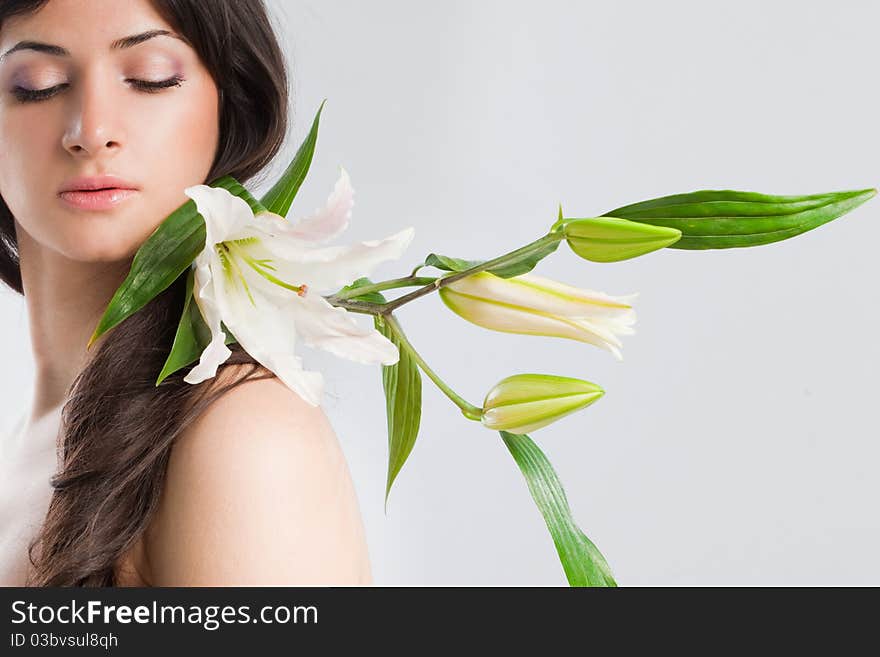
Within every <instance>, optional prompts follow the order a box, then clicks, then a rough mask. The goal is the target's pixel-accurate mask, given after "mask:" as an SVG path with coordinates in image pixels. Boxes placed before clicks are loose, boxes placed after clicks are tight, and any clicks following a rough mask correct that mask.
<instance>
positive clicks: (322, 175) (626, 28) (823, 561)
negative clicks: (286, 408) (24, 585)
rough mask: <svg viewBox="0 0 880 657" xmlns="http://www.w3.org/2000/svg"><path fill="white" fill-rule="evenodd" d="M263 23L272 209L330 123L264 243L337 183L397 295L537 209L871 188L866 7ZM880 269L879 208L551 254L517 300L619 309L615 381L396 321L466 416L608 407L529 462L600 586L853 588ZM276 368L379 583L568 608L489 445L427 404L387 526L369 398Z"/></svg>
mask: <svg viewBox="0 0 880 657" xmlns="http://www.w3.org/2000/svg"><path fill="white" fill-rule="evenodd" d="M270 5H271V9H272V11H273V15H274V18H275V20H276V22H277V24H278V26H279V31H280V32H281V33H282V38H283V41H284V44H285V48H286V49H287V52H288V54H289V58H290V62H291V72H292V77H293V81H292V84H293V93H294V104H295V114H294V123H293V125H292V129H291V138H290V143H289V145H288V147H287V148H286V150H285V151H284V153H282V155H281V156H280V157H279V160H278V162H277V165H276V167H275V168H274V169H273V170H272V171H271V172H270V174H269V176H268V180H269V181H271V180H274V178H275V177H276V176H277V175H278V174H279V173H280V170H281V169H282V168H283V166H284V165H285V164H286V163H287V162H288V161H289V159H290V157H292V154H293V152H294V151H295V148H296V146H297V145H298V144H299V142H300V141H301V139H302V137H303V136H304V134H305V133H306V131H307V130H308V127H309V124H310V122H311V119H312V117H313V115H314V112H315V111H316V109H317V107H318V105H319V104H320V102H321V100H322V99H323V98H325V97H326V98H327V99H328V101H327V105H326V107H325V110H324V114H323V120H322V126H321V133H320V136H319V140H318V147H317V151H316V155H315V161H314V163H313V165H312V170H311V172H310V174H309V178H308V179H307V181H306V183H305V185H304V187H303V189H302V190H301V191H300V196H299V198H298V199H297V202H296V203H295V204H294V207H293V209H292V211H291V215H290V216H291V217H295V216H302V215H303V214H306V213H310V212H312V211H313V210H314V209H315V208H316V207H318V206H319V205H321V204H323V202H324V200H325V199H326V196H327V194H329V192H330V191H331V189H332V186H333V183H334V182H335V180H336V177H337V175H338V167H339V166H340V165H342V166H344V167H345V168H346V169H347V170H348V171H349V173H350V174H351V178H352V184H353V185H354V187H355V190H356V205H355V209H354V214H353V217H352V224H351V228H350V229H349V231H348V233H347V234H345V236H344V237H343V238H341V239H340V240H339V241H338V242H334V243H348V242H352V241H360V240H366V239H375V238H380V237H384V236H386V235H389V234H391V233H392V232H395V231H397V230H399V229H400V228H403V227H406V226H410V225H413V226H415V227H416V237H415V240H414V241H413V244H412V246H411V247H410V251H409V253H408V254H407V255H406V256H405V257H404V259H403V260H402V261H400V262H397V263H387V264H386V265H384V266H383V267H382V268H380V269H379V270H377V272H376V275H374V276H373V278H374V280H380V279H386V278H392V277H396V276H403V275H406V274H407V273H409V271H410V270H411V269H412V267H413V266H414V265H415V264H416V263H418V262H419V261H420V260H421V259H422V258H423V257H424V256H425V255H427V254H428V253H429V252H431V251H436V252H439V253H443V254H445V255H452V256H456V257H462V258H468V259H478V258H479V259H486V258H489V257H494V256H496V255H500V254H501V253H504V252H506V251H509V250H511V249H513V248H516V247H518V246H522V245H523V244H525V243H527V242H529V241H531V240H533V239H536V238H537V237H539V236H540V235H542V234H543V233H544V232H545V231H546V229H547V228H548V227H549V225H550V224H551V223H552V221H553V220H554V219H555V214H556V207H557V204H558V203H559V202H562V204H563V207H564V208H565V212H566V216H591V215H598V214H600V213H602V212H603V211H608V210H611V209H612V208H615V207H618V206H621V205H624V204H627V203H631V202H635V201H639V200H644V199H648V198H652V197H656V196H662V195H666V194H672V193H679V192H687V191H693V190H696V189H712V188H728V189H743V190H751V191H759V192H765V193H771V194H808V193H817V192H828V191H834V190H842V189H858V188H865V187H877V186H878V185H880V170H878V166H877V165H878V153H880V136H878V130H877V117H878V116H880V95H878V85H877V82H876V66H877V62H878V61H880V39H878V38H877V31H876V25H877V24H878V21H880V5H878V4H877V3H874V2H870V1H868V0H865V1H863V2H855V1H848V2H846V1H837V2H834V3H832V2H825V3H818V2H812V3H809V2H767V1H766V0H764V1H761V2H755V1H741V2H739V3H737V4H736V5H731V4H730V3H707V2H681V1H667V2H663V3H651V2H638V3H636V2H614V3H608V2H574V1H571V2H563V1H559V0H553V1H551V0H547V1H545V2H541V3H526V2H500V1H487V0H481V1H471V2H465V1H453V0H447V1H446V2H444V3H427V2H418V3H416V2H404V1H391V0H385V1H381V0H372V1H371V2H369V3H364V2H356V1H354V0H349V1H342V0H320V1H317V0H315V1H311V2H309V1H305V0H296V1H294V0H276V1H272V0H270ZM253 187H254V188H255V189H256V191H257V192H258V193H262V192H264V191H265V190H266V189H267V188H268V182H262V183H260V184H259V185H254V186H253ZM878 242H880V199H876V198H875V199H874V200H872V201H869V202H868V203H867V204H865V205H863V206H862V207H860V208H858V209H857V210H855V211H854V212H852V213H851V214H849V215H846V216H845V217H843V218H841V219H838V220H836V221H834V222H832V223H830V224H827V225H825V226H822V227H820V228H818V229H816V230H814V231H812V232H809V233H806V234H804V235H802V236H800V237H797V238H794V239H792V240H788V241H785V242H780V243H776V244H771V245H765V246H762V247H756V248H753V249H732V250H724V251H682V250H665V251H661V252H657V253H654V254H650V255H648V256H645V257H642V258H638V259H635V260H631V261H626V262H621V263H614V264H604V265H601V264H594V263H589V262H586V261H583V260H580V259H579V258H577V257H576V256H575V255H574V254H572V253H570V252H569V251H568V249H567V247H566V246H565V245H564V244H562V245H561V246H560V248H559V249H558V251H557V252H556V253H555V254H553V255H552V256H550V257H549V258H547V259H546V260H544V261H542V262H541V263H540V264H539V266H538V267H537V269H536V270H535V273H537V274H540V275H544V276H549V277H552V278H555V279H558V280H561V281H564V282H567V283H570V284H573V285H577V286H580V287H587V288H593V289H598V290H602V291H605V292H607V293H609V294H615V295H617V294H628V293H631V292H639V293H640V297H639V298H638V299H637V301H636V303H635V307H636V310H637V313H638V321H637V324H636V330H637V333H636V334H635V335H633V336H624V338H623V339H624V348H623V353H624V361H623V362H617V361H616V360H614V358H613V357H612V356H611V355H610V354H608V353H607V352H603V351H601V350H599V349H598V348H595V347H592V346H590V345H586V344H581V343H577V342H572V341H566V340H559V339H551V338H537V337H528V336H518V335H511V334H500V333H491V332H488V331H485V330H483V329H480V328H478V327H475V326H473V325H470V324H467V323H466V322H464V321H463V320H460V319H459V318H458V317H456V316H455V315H452V314H451V313H450V312H449V311H447V310H446V308H445V306H443V305H442V303H441V302H440V300H439V298H438V297H437V296H436V295H431V296H428V297H424V298H421V299H419V300H417V301H416V302H414V303H412V304H409V305H407V306H405V307H404V308H402V309H401V310H400V311H399V312H398V317H399V318H400V320H401V323H402V324H403V327H404V329H405V330H406V331H407V334H408V336H409V338H410V339H411V341H412V342H413V343H414V344H415V346H416V347H417V348H418V349H419V351H420V353H421V354H422V355H423V356H424V357H425V358H426V359H427V361H428V363H429V364H431V365H432V366H433V367H434V368H435V370H436V371H437V372H438V373H439V374H440V376H442V377H443V378H444V380H446V381H447V383H449V384H450V385H451V386H452V387H453V388H454V389H455V390H456V391H457V392H459V394H461V395H463V396H464V397H466V398H467V399H468V400H469V401H471V402H472V403H475V404H480V403H481V402H482V399H483V395H484V394H485V393H486V391H487V390H488V389H489V388H490V387H491V386H492V385H493V384H494V383H495V382H496V381H498V380H499V379H500V378H502V377H504V376H507V375H509V374H513V373H517V372H544V373H555V374H560V375H565V376H575V377H578V378H584V379H588V380H590V381H595V382H596V383H599V384H600V385H602V386H603V387H604V388H605V389H606V391H607V394H606V395H605V397H604V398H603V399H601V400H600V401H599V402H598V403H596V404H595V405H594V406H592V407H591V408H589V409H587V410H585V411H582V412H580V413H577V414H575V415H572V416H569V417H568V418H565V419H563V420H561V421H560V422H558V423H556V424H554V425H551V426H549V427H546V428H544V429H540V430H538V431H536V432H534V433H533V434H532V438H533V439H534V440H535V441H536V442H537V443H538V444H539V445H540V446H541V448H542V449H543V450H544V452H545V453H546V454H547V456H548V457H549V459H550V460H551V462H552V464H553V465H554V467H555V468H556V470H557V472H558V474H559V476H560V478H561V480H562V482H563V484H564V486H565V489H566V492H567V495H568V498H569V501H570V503H571V506H572V509H573V512H574V515H575V518H576V520H577V522H578V524H579V525H580V526H581V528H582V529H583V530H584V531H585V533H586V534H587V535H588V536H590V537H591V539H592V540H593V541H594V542H595V543H596V544H597V546H598V547H599V548H600V549H601V550H602V552H603V553H604V554H605V556H606V557H607V559H608V561H609V563H610V565H611V568H612V570H613V572H614V574H615V576H616V578H617V580H618V582H619V583H620V584H622V585H656V584H673V585H686V584H696V585H702V584H734V585H739V584H780V585H786V584H794V585H797V584H875V585H876V584H880V564H878V560H877V559H876V554H877V553H878V552H880V520H878V514H877V512H876V508H877V500H878V496H880V484H878V482H877V478H876V474H875V473H876V469H877V462H878V458H880V446H878V440H877V438H878V431H877V429H876V428H875V407H874V404H875V403H876V399H875V398H876V394H877V391H878V386H877V379H876V376H875V372H876V370H877V369H878V365H880V347H878V340H877V336H878V334H880V311H878V306H877V298H878V295H877V291H876V282H877V280H878V277H880V265H878V260H877V258H876V257H875V256H874V253H875V249H876V248H877V245H878ZM429 272H435V273H436V270H430V269H428V270H425V273H426V274H427V273H429ZM392 296H393V295H392ZM0 313H2V316H3V317H4V320H5V321H4V322H3V325H2V328H0V336H2V345H3V346H2V349H3V358H4V360H5V362H6V363H7V372H9V373H10V374H11V373H14V375H15V376H14V377H12V376H8V377H3V378H0V394H2V395H3V402H2V407H3V411H4V419H5V421H6V422H7V423H8V422H10V421H11V420H12V419H14V416H15V415H16V414H17V413H18V412H19V411H20V409H21V407H22V404H24V403H26V402H27V400H28V399H29V396H30V390H29V388H28V387H27V385H25V386H21V384H20V382H21V380H22V379H24V380H25V382H26V383H27V382H29V381H31V380H32V378H33V371H32V368H33V366H32V361H31V359H30V353H29V349H28V348H29V341H28V333H27V318H26V313H25V312H24V307H23V304H22V302H21V300H20V299H17V298H16V297H14V296H13V295H12V294H11V293H8V292H6V291H4V292H3V293H0ZM360 319H361V320H362V321H364V322H365V323H369V318H367V317H361V318H360ZM301 353H302V355H303V356H304V359H305V363H306V366H307V367H309V368H317V369H321V370H322V371H323V372H324V373H325V376H326V378H327V397H326V399H325V408H326V410H327V413H328V415H329V417H330V419H331V421H332V423H333V426H334V428H335V429H336V431H337V434H338V435H339V438H340V441H341V442H342V443H343V447H344V449H345V452H346V455H347V457H348V460H349V465H350V468H351V471H352V474H353V476H354V478H355V483H356V486H357V490H358V496H359V499H360V502H361V508H362V511H363V513H364V517H365V522H366V527H367V534H368V541H369V545H370V553H371V557H372V561H373V572H374V576H375V580H376V583H377V584H389V585H391V584H407V585H408V584H436V585H446V584H476V585H489V584H497V585H507V584H524V585H541V584H549V585H565V584H566V580H565V577H564V574H563V572H562V569H561V566H560V564H559V561H558V559H557V557H556V553H555V549H554V546H553V543H552V541H551V539H550V535H549V533H548V532H547V530H546V527H545V525H544V522H543V519H542V518H541V516H540V514H539V512H538V511H537V509H536V507H535V506H534V504H533V502H532V500H531V498H530V496H529V493H528V490H527V488H526V485H525V481H524V479H523V478H522V475H521V474H520V472H519V469H518V468H517V466H516V465H515V463H514V461H513V459H512V458H511V457H510V455H509V453H508V452H507V449H506V448H505V446H504V444H503V442H502V441H501V438H500V436H499V435H498V433H497V432H490V431H487V430H485V429H483V428H481V427H480V426H479V425H478V424H476V423H473V422H469V421H467V420H465V419H464V418H463V417H462V416H461V415H460V414H459V412H458V410H457V408H455V407H454V406H453V405H452V404H451V403H450V402H449V401H448V400H447V399H446V397H445V396H443V395H442V393H440V392H439V390H437V388H436V387H435V386H434V384H433V383H431V381H430V380H428V379H427V378H425V380H424V410H423V415H422V427H421V431H420V435H419V439H418V441H417V443H416V446H415V449H414V450H413V452H412V454H411V456H410V458H409V461H408V462H407V464H406V466H405V467H404V469H403V471H402V472H401V474H400V475H399V477H398V479H397V481H396V482H395V485H394V487H393V489H392V492H391V497H390V500H389V503H388V513H387V516H386V515H385V514H384V513H383V495H384V484H385V469H386V458H387V436H386V427H385V408H384V399H383V393H382V388H381V372H380V369H379V367H378V366H376V367H369V366H364V365H358V364H356V363H351V362H349V361H342V360H339V359H336V358H335V357H334V356H332V355H329V354H327V353H325V352H322V351H316V350H311V349H308V348H303V349H302V351H301Z"/></svg>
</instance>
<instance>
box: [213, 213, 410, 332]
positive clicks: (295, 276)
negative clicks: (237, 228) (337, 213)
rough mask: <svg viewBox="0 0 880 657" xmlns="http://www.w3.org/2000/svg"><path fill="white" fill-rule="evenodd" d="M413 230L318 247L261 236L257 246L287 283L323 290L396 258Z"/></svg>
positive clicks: (335, 288) (400, 254)
mask: <svg viewBox="0 0 880 657" xmlns="http://www.w3.org/2000/svg"><path fill="white" fill-rule="evenodd" d="M415 232H416V229H415V228H414V227H412V226H410V227H409V228H404V229H403V230H401V231H399V232H397V233H395V234H394V235H391V236H389V237H386V238H385V239H381V240H367V241H365V242H359V243H355V244H350V245H342V246H325V247H321V248H309V247H306V246H303V245H302V243H301V242H299V241H298V240H291V239H284V238H283V237H277V238H275V239H267V240H265V241H264V242H263V243H262V244H261V245H260V249H261V250H262V249H265V252H267V253H268V254H269V256H268V257H270V258H272V260H273V261H274V262H273V265H274V266H275V267H276V268H277V271H276V273H275V275H276V276H277V277H278V278H280V279H282V280H284V281H285V282H287V283H289V284H291V285H300V284H302V283H307V284H308V286H309V290H310V291H314V292H316V293H318V294H323V293H328V292H335V291H337V290H339V289H340V288H341V287H343V286H345V285H348V284H350V283H351V282H353V281H355V280H357V279H358V278H361V277H362V276H369V275H370V274H371V273H372V271H373V269H375V268H376V267H377V266H378V265H380V264H381V263H383V262H385V261H388V260H396V259H398V258H400V257H401V256H402V255H403V253H404V252H405V251H406V250H407V248H408V247H409V245H410V243H411V242H412V240H413V237H415ZM230 328H232V327H230Z"/></svg>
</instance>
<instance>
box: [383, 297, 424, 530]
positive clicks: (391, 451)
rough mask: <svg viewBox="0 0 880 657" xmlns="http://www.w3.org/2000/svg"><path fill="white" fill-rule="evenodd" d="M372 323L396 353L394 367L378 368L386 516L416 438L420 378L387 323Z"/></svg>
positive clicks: (415, 366) (420, 407)
mask: <svg viewBox="0 0 880 657" xmlns="http://www.w3.org/2000/svg"><path fill="white" fill-rule="evenodd" d="M377 294H378V293H377ZM380 296H381V294H380ZM379 303H385V301H384V300H383V301H380V302H379ZM373 324H374V326H375V327H376V330H377V331H379V332H380V333H382V334H383V335H384V336H385V337H386V338H388V339H389V340H391V341H392V342H393V343H394V344H395V345H396V346H397V349H398V351H399V352H400V359H399V360H398V361H397V362H396V363H395V364H394V365H383V366H382V387H383V388H384V389H385V410H386V416H387V420H388V478H387V481H386V484H385V512H386V513H387V511H388V494H389V492H390V491H391V485H392V484H393V483H394V479H395V478H396V477H397V475H398V473H399V472H400V470H401V468H403V464H404V463H406V459H407V457H409V454H410V452H411V451H412V449H413V446H414V445H415V443H416V438H417V437H418V435H419V424H420V421H421V414H422V376H421V372H419V367H418V364H417V363H416V362H415V360H414V359H413V357H412V355H411V354H410V353H409V351H408V350H407V349H406V348H405V347H404V346H403V345H402V343H401V340H400V338H399V337H398V335H397V332H396V331H395V329H394V328H392V326H391V324H390V323H388V322H385V321H383V320H382V318H381V317H379V316H378V315H374V316H373Z"/></svg>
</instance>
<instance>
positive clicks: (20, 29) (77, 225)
mask: <svg viewBox="0 0 880 657" xmlns="http://www.w3.org/2000/svg"><path fill="white" fill-rule="evenodd" d="M152 30H168V31H169V32H171V33H172V34H174V33H175V31H174V30H173V28H172V27H171V26H170V25H169V24H168V23H166V22H165V21H164V20H163V19H162V18H161V17H160V16H159V14H158V13H156V11H155V10H154V9H153V7H152V5H151V4H150V3H149V2H148V1H147V0H125V1H124V2H123V1H121V0H88V1H83V0H49V2H48V3H47V4H46V5H44V6H43V8H42V9H40V10H39V11H38V12H35V13H33V14H31V15H26V16H17V17H13V18H9V19H7V21H6V22H5V23H4V24H3V27H2V30H0V55H2V58H0V195H2V197H3V200H5V201H6V204H7V205H8V206H9V209H10V210H11V211H12V214H13V216H14V217H15V219H16V222H17V227H16V230H17V231H19V236H21V231H22V230H24V231H26V232H27V234H28V235H29V236H30V237H31V238H33V240H35V241H36V242H38V243H40V244H42V245H44V246H45V247H47V248H50V249H53V250H55V251H57V252H58V253H60V254H62V255H63V256H65V257H67V258H70V259H71V260H76V261H79V262H98V261H101V262H112V261H118V260H123V259H125V258H129V257H131V256H132V255H133V254H134V253H135V251H137V249H138V247H139V246H140V245H141V244H142V243H143V241H144V240H145V239H146V238H147V237H148V236H149V235H150V233H151V232H152V231H153V230H154V229H155V228H156V226H158V225H159V224H160V223H161V222H162V220H163V219H165V217H167V216H168V215H169V214H171V213H172V212H173V211H174V210H175V209H177V208H178V207H180V206H181V205H182V204H184V203H186V202H187V201H188V200H189V198H188V197H187V196H186V195H185V194H184V192H183V190H184V189H185V188H186V187H188V186H190V185H195V184H200V183H203V182H207V181H206V180H205V178H206V176H207V175H208V173H209V172H210V169H211V165H212V164H213V162H214V156H215V153H216V149H217V143H218V126H219V114H218V110H219V104H218V102H219V95H218V90H217V86H216V84H215V82H214V80H213V78H212V77H211V75H210V73H209V72H208V71H207V69H205V68H204V66H203V65H202V63H201V61H200V59H199V57H198V55H197V53H196V51H195V50H194V49H193V48H192V47H190V46H189V45H188V44H187V43H186V42H185V41H183V40H180V39H177V38H174V37H173V36H167V35H166V36H154V37H152V38H148V39H146V40H143V41H142V42H140V43H137V44H132V43H128V44H122V46H123V47H120V44H116V47H111V44H114V42H116V41H118V40H120V39H122V38H124V37H130V36H134V35H139V34H142V33H144V32H148V31H152ZM22 41H30V42H39V43H42V44H50V45H51V46H53V49H55V50H56V51H59V52H60V50H59V49H64V50H65V51H67V52H68V53H69V54H58V53H57V52H56V53H55V54H53V53H50V52H44V51H37V50H34V49H29V48H21V47H20V48H21V49H19V50H16V51H15V52H11V53H7V51H8V50H9V49H10V48H13V47H14V46H16V44H19V42H22ZM126 46H127V47H126ZM4 53H5V54H4ZM175 76H179V78H182V79H181V80H180V81H179V84H178V85H174V84H173V83H172V86H168V87H167V88H160V89H158V90H155V91H152V92H151V91H150V90H149V89H147V90H145V89H144V88H142V86H139V82H138V81H142V82H164V81H169V80H171V81H172V82H173V78H175ZM57 85H60V86H57ZM56 86H57V88H56ZM17 88H20V89H17ZM21 89H23V90H32V91H39V90H50V89H52V91H47V94H46V95H47V96H48V97H46V98H44V99H42V100H30V101H28V100H26V99H25V98H24V97H23V96H17V95H16V92H18V93H19V94H21ZM100 175H114V176H118V177H120V178H123V179H124V180H126V181H128V182H129V183H131V185H132V186H134V187H136V188H137V191H135V192H134V193H132V194H131V195H130V196H129V197H128V198H127V199H125V200H123V201H121V202H119V203H116V204H115V205H113V206H112V207H111V208H109V209H101V210H87V209H83V208H82V207H78V206H75V205H71V204H69V203H68V202H67V201H65V200H64V199H63V198H62V197H61V196H60V195H59V192H60V190H61V189H62V188H63V187H64V186H65V184H66V183H68V182H70V181H71V180H72V179H73V178H78V177H81V176H89V177H91V176H100Z"/></svg>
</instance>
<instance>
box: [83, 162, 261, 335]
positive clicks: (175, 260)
mask: <svg viewBox="0 0 880 657" xmlns="http://www.w3.org/2000/svg"><path fill="white" fill-rule="evenodd" d="M211 186H212V187H223V188H225V189H227V190H229V191H230V193H232V194H236V195H237V196H242V198H245V200H247V201H248V203H249V204H250V205H251V207H252V208H254V207H255V206H254V205H253V203H254V202H256V201H255V199H253V197H252V196H250V194H249V193H248V192H247V190H246V189H244V187H242V186H241V185H240V184H239V183H238V181H236V180H235V179H234V178H231V177H229V176H224V177H222V178H219V179H217V180H216V181H214V182H212V183H211ZM248 199H250V200H248ZM259 207H262V206H259ZM205 238H206V232H205V220H204V218H203V217H202V215H200V214H199V213H198V210H197V208H196V204H195V201H193V200H192V199H190V200H189V201H187V202H186V203H184V204H183V205H181V206H180V207H179V208H177V210H175V211H174V212H172V213H171V214H170V215H168V217H167V218H166V219H165V220H164V221H163V222H162V223H161V224H159V225H158V226H157V227H156V230H154V231H153V232H152V234H150V236H149V237H148V238H147V239H146V241H145V242H144V243H143V244H142V245H141V247H140V248H139V249H138V250H137V253H135V256H134V259H133V260H132V264H131V269H130V270H129V272H128V276H126V278H125V280H124V281H123V282H122V285H120V286H119V288H118V289H117V290H116V292H115V293H114V295H113V297H112V298H111V299H110V303H109V304H108V305H107V309H106V310H105V311H104V315H103V316H102V317H101V319H100V321H99V322H98V326H97V328H95V332H94V333H93V334H92V337H91V339H90V340H89V344H88V346H89V347H91V346H92V343H94V341H95V340H97V339H98V338H99V337H100V336H101V335H103V334H104V333H105V332H107V331H109V330H110V329H112V328H113V327H115V326H117V325H119V324H120V323H121V322H122V321H124V320H125V319H127V318H128V317H130V316H131V315H133V314H134V313H136V312H137V311H138V310H140V309H141V308H143V307H144V306H145V305H147V304H148V303H149V302H150V301H152V300H153V299H154V298H155V297H156V296H157V295H158V294H160V293H161V292H162V291H164V290H165V289H166V288H167V287H168V286H169V285H171V284H172V283H173V282H174V281H176V280H177V279H178V277H179V276H180V275H181V274H182V273H183V272H184V271H186V268H187V267H189V266H190V265H191V264H192V262H193V260H195V258H196V256H197V255H198V254H199V253H201V252H202V250H203V249H204V248H205Z"/></svg>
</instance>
